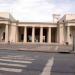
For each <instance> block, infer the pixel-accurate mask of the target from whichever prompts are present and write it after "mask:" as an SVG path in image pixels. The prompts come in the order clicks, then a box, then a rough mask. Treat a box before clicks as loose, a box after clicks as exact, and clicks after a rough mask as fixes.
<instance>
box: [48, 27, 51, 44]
mask: <svg viewBox="0 0 75 75" xmlns="http://www.w3.org/2000/svg"><path fill="white" fill-rule="evenodd" d="M48 43H51V27H49V28H48Z"/></svg>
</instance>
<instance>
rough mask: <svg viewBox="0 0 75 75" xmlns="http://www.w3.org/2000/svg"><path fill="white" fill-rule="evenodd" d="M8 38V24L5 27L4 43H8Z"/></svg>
mask: <svg viewBox="0 0 75 75" xmlns="http://www.w3.org/2000/svg"><path fill="white" fill-rule="evenodd" d="M8 37H9V35H8V24H6V26H5V42H6V43H8Z"/></svg>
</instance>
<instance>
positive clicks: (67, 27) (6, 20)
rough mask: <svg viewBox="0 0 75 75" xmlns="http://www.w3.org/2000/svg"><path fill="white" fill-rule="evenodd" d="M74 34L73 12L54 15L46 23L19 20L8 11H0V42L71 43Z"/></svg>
mask: <svg viewBox="0 0 75 75" xmlns="http://www.w3.org/2000/svg"><path fill="white" fill-rule="evenodd" d="M74 35H75V14H66V15H64V16H63V17H62V18H59V16H58V15H55V16H54V19H53V22H50V23H47V22H19V21H17V20H15V19H14V18H13V17H12V16H11V14H9V13H5V12H4V13H3V12H2V13H0V43H9V42H10V43H24V44H27V43H39V44H43V43H47V44H52V43H58V44H73V38H74Z"/></svg>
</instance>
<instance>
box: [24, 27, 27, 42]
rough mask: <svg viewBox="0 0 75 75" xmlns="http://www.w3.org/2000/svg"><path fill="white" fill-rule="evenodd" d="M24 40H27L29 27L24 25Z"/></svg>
mask: <svg viewBox="0 0 75 75" xmlns="http://www.w3.org/2000/svg"><path fill="white" fill-rule="evenodd" d="M24 42H25V43H26V42H27V27H24Z"/></svg>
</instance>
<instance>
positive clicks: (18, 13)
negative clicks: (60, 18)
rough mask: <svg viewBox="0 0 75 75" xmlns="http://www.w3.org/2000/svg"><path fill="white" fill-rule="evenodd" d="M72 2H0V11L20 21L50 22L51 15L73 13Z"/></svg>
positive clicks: (35, 0) (37, 0) (32, 0)
mask: <svg viewBox="0 0 75 75" xmlns="http://www.w3.org/2000/svg"><path fill="white" fill-rule="evenodd" d="M74 5H75V1H74V0H0V10H1V11H8V12H11V14H12V15H13V16H14V17H15V18H16V19H19V20H22V21H50V20H51V19H52V14H54V13H57V14H62V15H63V14H65V13H69V12H75V11H74V10H75V8H74Z"/></svg>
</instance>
